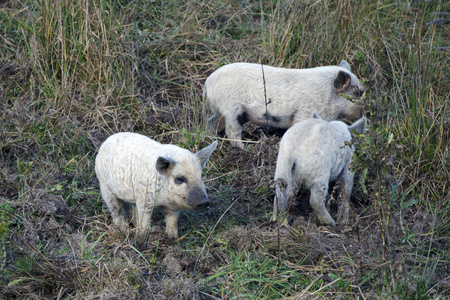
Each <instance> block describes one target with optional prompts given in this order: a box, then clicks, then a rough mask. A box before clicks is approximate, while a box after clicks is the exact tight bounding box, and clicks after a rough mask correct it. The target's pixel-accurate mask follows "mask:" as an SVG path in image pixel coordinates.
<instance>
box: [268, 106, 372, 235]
mask: <svg viewBox="0 0 450 300" xmlns="http://www.w3.org/2000/svg"><path fill="white" fill-rule="evenodd" d="M365 128H366V118H364V117H362V118H360V119H358V120H357V121H356V122H354V123H353V124H352V125H350V126H348V125H346V124H345V123H343V122H341V121H331V122H328V121H326V120H322V119H321V118H320V117H319V116H318V115H317V114H313V118H312V119H307V120H304V121H301V122H299V123H297V124H295V125H294V126H292V127H291V128H289V129H288V130H287V131H286V133H285V134H284V136H283V138H282V139H281V141H280V148H279V151H278V158H277V166H276V170H275V199H274V208H273V218H274V219H276V217H277V209H279V210H280V212H285V211H286V210H287V207H288V202H289V199H290V198H291V197H294V196H295V194H296V193H297V191H298V189H299V187H304V188H306V189H309V190H310V192H311V198H310V203H311V206H312V208H313V209H314V212H315V213H316V215H317V216H318V218H319V220H320V222H321V223H323V224H325V225H331V226H335V225H336V223H335V221H334V220H333V218H332V217H331V216H330V213H329V212H328V210H327V209H326V201H327V196H328V186H329V183H330V182H335V181H336V180H340V184H341V188H342V190H341V193H343V194H342V196H343V198H344V201H343V204H342V205H341V207H339V215H340V216H342V218H343V219H342V220H338V221H343V222H346V221H347V218H348V210H349V207H348V200H349V199H350V194H351V192H352V188H353V176H354V173H353V172H352V171H351V170H350V169H349V167H350V166H349V164H350V163H351V162H352V156H353V152H354V147H353V146H352V145H351V144H350V141H351V139H352V133H353V130H354V131H356V132H358V133H362V132H363V131H364V130H365Z"/></svg>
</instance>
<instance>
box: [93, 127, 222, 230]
mask: <svg viewBox="0 0 450 300" xmlns="http://www.w3.org/2000/svg"><path fill="white" fill-rule="evenodd" d="M216 146H217V142H214V143H212V144H211V145H209V146H207V147H205V148H203V149H202V150H200V151H199V152H197V153H195V154H193V153H192V152H190V151H188V150H186V149H183V148H180V147H177V146H175V145H163V144H160V143H158V142H156V141H154V140H152V139H150V138H148V137H146V136H143V135H140V134H137V133H130V132H122V133H117V134H114V135H112V136H110V137H109V138H108V139H106V141H105V142H104V143H103V144H102V146H101V147H100V150H99V152H98V155H97V157H96V159H95V172H96V174H97V178H98V180H99V183H100V190H101V193H102V197H103V200H104V201H105V203H106V205H107V206H108V209H109V211H110V212H111V215H112V219H113V223H114V224H115V225H116V226H119V227H121V228H126V227H127V226H128V224H129V222H130V221H133V223H134V224H135V226H136V227H137V229H138V233H139V235H140V236H143V234H144V233H145V231H146V229H148V228H149V225H150V221H151V214H152V212H153V209H161V210H163V211H164V213H165V219H166V233H167V234H168V235H169V236H170V237H173V238H177V237H178V216H179V214H180V211H181V210H182V209H190V210H193V209H201V208H204V207H207V206H208V204H209V200H208V197H207V195H206V190H205V185H204V183H203V180H202V170H203V168H204V167H205V165H206V162H207V161H208V159H209V157H210V155H211V154H212V152H213V151H214V149H215V148H216ZM131 219H133V220H131Z"/></svg>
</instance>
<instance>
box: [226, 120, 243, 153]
mask: <svg viewBox="0 0 450 300" xmlns="http://www.w3.org/2000/svg"><path fill="white" fill-rule="evenodd" d="M225 120H226V127H225V133H226V134H227V138H229V139H230V140H231V144H232V145H233V146H234V147H239V148H241V149H244V143H242V141H241V140H242V125H241V124H240V123H239V121H238V119H237V118H235V117H231V118H230V117H226V118H225Z"/></svg>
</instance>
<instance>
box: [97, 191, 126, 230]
mask: <svg viewBox="0 0 450 300" xmlns="http://www.w3.org/2000/svg"><path fill="white" fill-rule="evenodd" d="M100 191H101V193H102V197H103V200H104V201H105V203H106V206H107V207H108V210H109V212H110V213H111V217H112V219H113V224H114V225H116V226H117V227H119V228H127V226H128V223H127V220H126V219H127V217H128V214H129V211H128V205H130V204H128V203H124V202H123V201H122V200H120V199H118V198H117V197H116V196H114V195H113V193H111V191H110V190H109V189H108V188H107V187H106V186H104V185H103V184H101V183H100Z"/></svg>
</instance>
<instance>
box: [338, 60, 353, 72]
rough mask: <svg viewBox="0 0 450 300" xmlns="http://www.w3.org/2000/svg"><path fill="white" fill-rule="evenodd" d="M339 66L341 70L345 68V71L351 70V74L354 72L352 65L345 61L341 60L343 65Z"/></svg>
mask: <svg viewBox="0 0 450 300" xmlns="http://www.w3.org/2000/svg"><path fill="white" fill-rule="evenodd" d="M339 66H340V67H341V68H345V69H347V70H349V71H350V72H351V71H352V70H351V67H350V65H349V64H348V62H346V61H345V60H341V63H340V64H339Z"/></svg>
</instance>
